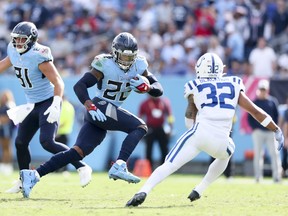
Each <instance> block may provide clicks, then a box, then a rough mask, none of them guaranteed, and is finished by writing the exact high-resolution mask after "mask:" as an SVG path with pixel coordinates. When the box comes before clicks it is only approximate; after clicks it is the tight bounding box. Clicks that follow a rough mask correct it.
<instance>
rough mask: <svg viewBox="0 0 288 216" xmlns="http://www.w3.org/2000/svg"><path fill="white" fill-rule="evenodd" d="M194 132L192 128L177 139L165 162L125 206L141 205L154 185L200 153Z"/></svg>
mask: <svg viewBox="0 0 288 216" xmlns="http://www.w3.org/2000/svg"><path fill="white" fill-rule="evenodd" d="M194 132H195V130H193V128H192V129H190V130H189V131H187V132H186V133H184V134H183V135H182V136H181V137H180V138H179V139H178V141H177V143H176V145H175V146H174V147H173V148H172V149H171V151H170V152H169V153H168V155H167V157H166V160H165V162H164V163H163V164H162V165H161V166H159V167H158V168H157V169H155V170H154V171H153V173H152V174H151V176H150V177H149V178H148V179H147V181H146V182H145V184H144V185H143V186H142V188H141V189H140V190H139V191H138V193H137V194H135V195H134V197H132V199H130V200H129V201H128V202H127V204H126V206H138V205H140V204H142V203H143V202H144V201H145V199H146V196H147V195H148V194H149V193H150V191H151V190H152V189H153V188H154V187H156V185H158V184H159V183H160V182H162V181H163V180H164V179H165V178H167V177H168V176H169V175H171V174H172V173H174V172H175V171H176V170H178V169H179V168H180V167H182V166H183V165H184V164H186V163H188V162H189V161H191V160H192V159H193V158H195V157H196V156H197V155H198V154H199V153H200V151H199V150H198V149H197V148H196V145H195V142H197V140H195V139H194V138H192V135H193V134H194Z"/></svg>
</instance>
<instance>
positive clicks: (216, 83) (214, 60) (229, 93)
mask: <svg viewBox="0 0 288 216" xmlns="http://www.w3.org/2000/svg"><path fill="white" fill-rule="evenodd" d="M223 67H224V65H223V62H222V60H221V59H220V58H219V56H218V55H216V54H214V53H205V54H204V55H202V56H201V57H200V58H199V59H198V61H197V63H196V65H195V71H196V76H197V79H195V80H190V81H188V82H187V83H186V84H185V86H184V97H185V98H186V99H187V100H188V106H187V108H186V112H185V124H186V127H187V129H188V130H187V131H186V132H184V133H183V135H182V136H181V137H180V138H179V139H178V140H177V143H176V145H175V146H174V147H173V148H172V149H171V151H170V152H169V153H168V155H167V156H166V159H165V162H164V163H163V164H162V165H161V166H159V167H158V168H157V169H156V170H155V171H154V172H153V173H152V174H151V176H150V177H149V178H148V179H147V181H146V182H145V184H144V185H143V186H142V188H141V189H140V190H139V191H138V193H136V194H135V195H134V196H133V197H132V198H131V199H130V200H129V201H128V202H127V203H126V206H127V207H129V206H138V205H141V204H142V203H143V202H144V201H145V199H146V196H147V194H148V193H150V192H151V190H152V189H153V188H154V187H155V186H156V185H157V184H159V183H160V182H161V181H163V180H164V179H165V178H166V177H168V176H169V175H170V174H172V173H174V172H175V171H176V170H178V169H179V168H180V167H182V166H183V165H184V164H186V163H188V162H189V161H191V160H192V159H193V158H195V157H196V156H197V155H198V154H199V153H200V152H206V153H207V154H209V155H210V156H212V157H213V158H215V160H214V161H213V162H212V163H211V164H210V166H209V169H208V171H207V173H206V175H205V176H204V178H203V179H202V181H201V182H200V183H199V184H198V185H197V186H196V187H195V188H194V189H193V190H192V192H191V193H190V194H189V195H188V199H189V200H190V201H191V202H193V201H195V200H198V199H200V197H201V195H202V194H203V192H204V191H205V189H206V188H207V187H208V186H209V185H210V184H212V183H213V182H214V181H215V180H216V179H217V178H218V177H219V176H220V175H221V174H222V173H223V172H224V170H225V169H226V167H227V164H228V162H229V160H230V157H231V156H232V154H233V153H234V150H235V145H234V142H233V140H232V138H231V137H230V131H231V127H232V123H233V118H234V115H235V110H236V107H237V106H238V105H239V106H240V107H242V108H243V109H245V110H246V111H247V112H249V113H250V114H251V115H252V116H253V117H254V118H255V119H256V120H257V121H258V122H259V123H261V124H262V125H263V126H264V127H266V128H267V129H269V130H271V131H273V132H274V136H275V139H276V140H275V148H277V149H278V151H280V150H281V149H282V148H283V145H284V137H283V134H282V131H281V129H280V128H279V127H278V126H277V125H276V124H275V122H274V121H273V120H272V118H271V116H270V115H268V114H267V113H266V112H265V111H263V110H262V109H261V108H259V107H258V106H256V105H255V104H254V103H253V102H252V101H251V100H250V99H249V98H248V97H247V96H246V94H245V88H244V85H243V82H242V80H241V78H239V77H236V76H230V77H229V76H227V77H225V76H224V77H223Z"/></svg>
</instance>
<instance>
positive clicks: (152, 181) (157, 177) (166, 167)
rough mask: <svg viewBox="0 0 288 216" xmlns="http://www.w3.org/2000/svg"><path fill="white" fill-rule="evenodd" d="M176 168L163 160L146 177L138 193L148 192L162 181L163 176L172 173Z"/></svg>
mask: <svg viewBox="0 0 288 216" xmlns="http://www.w3.org/2000/svg"><path fill="white" fill-rule="evenodd" d="M176 170H177V169H176V168H174V166H173V165H172V164H171V163H170V162H165V163H164V164H162V165H161V166H159V167H158V168H157V169H155V170H154V172H153V173H152V175H151V176H150V177H149V178H148V179H147V181H146V182H145V184H144V185H143V186H142V188H141V189H140V190H139V191H138V193H140V192H145V193H146V194H148V193H149V192H150V191H151V190H152V189H153V188H154V187H155V186H156V185H157V184H159V183H160V182H162V181H163V180H164V179H165V178H167V177H168V176H169V175H171V174H172V173H174V172H175V171H176Z"/></svg>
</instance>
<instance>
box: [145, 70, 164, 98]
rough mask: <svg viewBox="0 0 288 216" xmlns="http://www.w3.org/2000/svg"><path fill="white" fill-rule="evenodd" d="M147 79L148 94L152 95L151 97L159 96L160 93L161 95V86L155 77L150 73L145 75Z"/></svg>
mask: <svg viewBox="0 0 288 216" xmlns="http://www.w3.org/2000/svg"><path fill="white" fill-rule="evenodd" d="M147 79H148V80H149V82H150V91H149V92H148V94H149V95H151V96H153V97H160V96H161V95H163V87H162V85H161V84H160V83H159V82H158V80H157V79H156V77H155V76H154V75H152V74H151V75H149V76H147Z"/></svg>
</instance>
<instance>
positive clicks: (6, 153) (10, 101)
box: [0, 90, 15, 175]
mask: <svg viewBox="0 0 288 216" xmlns="http://www.w3.org/2000/svg"><path fill="white" fill-rule="evenodd" d="M14 106H15V102H14V97H13V94H12V92H11V91H10V90H5V91H3V92H2V94H1V98H0V145H1V147H2V157H1V163H0V173H3V174H5V175H10V174H12V172H13V155H12V145H11V142H12V140H11V139H12V136H13V131H14V125H13V122H12V121H11V120H10V119H9V117H8V115H7V110H8V109H10V108H12V107H14Z"/></svg>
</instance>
